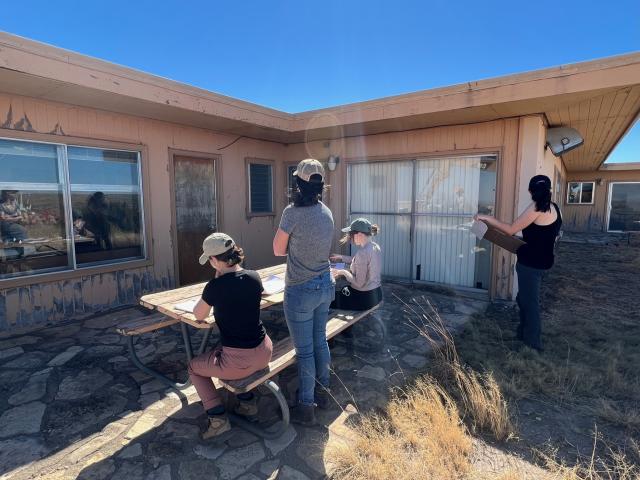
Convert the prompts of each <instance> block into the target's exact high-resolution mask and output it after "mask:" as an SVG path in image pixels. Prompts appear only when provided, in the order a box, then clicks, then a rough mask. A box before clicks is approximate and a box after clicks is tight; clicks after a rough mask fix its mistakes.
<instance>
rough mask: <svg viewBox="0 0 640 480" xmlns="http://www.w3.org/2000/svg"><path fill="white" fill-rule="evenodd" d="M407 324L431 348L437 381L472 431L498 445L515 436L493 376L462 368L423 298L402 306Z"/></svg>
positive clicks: (447, 335) (446, 334)
mask: <svg viewBox="0 0 640 480" xmlns="http://www.w3.org/2000/svg"><path fill="white" fill-rule="evenodd" d="M399 300H400V301H401V302H402V303H403V304H404V306H405V313H406V314H407V315H408V322H409V324H410V325H411V326H413V327H414V328H415V329H416V330H417V332H418V333H419V334H420V336H422V337H423V338H425V339H426V340H427V342H428V343H429V344H430V345H431V346H432V347H433V352H434V355H435V359H436V360H437V363H438V365H437V367H439V374H438V377H439V378H440V379H441V382H442V383H443V384H445V385H447V388H448V389H449V391H450V392H451V394H452V395H453V396H454V397H455V398H456V399H458V401H459V403H460V405H461V407H462V410H463V412H464V417H465V419H466V420H467V421H468V422H469V424H470V426H471V428H472V429H474V430H476V431H481V432H484V433H488V434H490V435H491V436H492V437H493V438H495V439H496V440H498V441H504V440H507V439H508V438H509V437H511V436H512V435H513V434H514V427H513V423H512V421H511V418H510V414H509V409H508V406H507V402H506V400H505V398H504V396H503V394H502V392H501V390H500V387H499V385H498V383H497V382H496V380H495V378H494V376H493V373H491V372H486V373H479V372H476V371H474V370H472V369H471V368H469V367H468V366H466V365H464V364H463V363H462V362H461V360H460V356H459V355H458V351H457V349H456V345H455V342H454V340H453V337H452V336H451V334H450V333H449V331H448V329H447V328H446V326H445V324H444V322H443V320H442V318H441V317H440V315H439V314H438V312H437V310H436V309H435V307H434V306H433V305H432V304H431V302H430V301H429V300H428V299H427V298H425V297H424V296H422V297H420V298H414V299H412V301H411V302H410V303H406V302H403V301H402V300H401V299H399Z"/></svg>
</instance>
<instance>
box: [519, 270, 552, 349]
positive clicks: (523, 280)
mask: <svg viewBox="0 0 640 480" xmlns="http://www.w3.org/2000/svg"><path fill="white" fill-rule="evenodd" d="M516 272H518V296H517V297H516V301H517V302H518V307H520V325H519V326H518V338H519V339H520V340H522V341H523V342H524V343H525V344H526V345H528V346H529V347H531V348H535V349H537V350H541V349H542V338H541V335H542V322H541V321H540V285H541V284H542V278H543V277H544V274H545V273H546V270H540V269H538V268H532V267H527V266H526V265H522V264H521V263H517V264H516Z"/></svg>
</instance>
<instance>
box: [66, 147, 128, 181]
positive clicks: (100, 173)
mask: <svg viewBox="0 0 640 480" xmlns="http://www.w3.org/2000/svg"><path fill="white" fill-rule="evenodd" d="M68 155H69V178H70V181H71V183H72V184H100V185H138V164H137V161H138V160H137V158H138V156H137V153H136V152H119V151H113V150H99V149H95V148H79V147H69V148H68Z"/></svg>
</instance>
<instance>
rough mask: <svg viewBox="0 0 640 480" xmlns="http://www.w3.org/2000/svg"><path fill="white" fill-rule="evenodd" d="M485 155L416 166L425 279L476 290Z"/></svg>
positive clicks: (418, 241)
mask: <svg viewBox="0 0 640 480" xmlns="http://www.w3.org/2000/svg"><path fill="white" fill-rule="evenodd" d="M480 159H481V157H458V158H455V157H454V158H439V159H427V160H418V161H417V162H416V203H415V215H416V220H415V242H414V243H415V245H414V263H415V265H416V266H418V265H419V266H420V278H419V280H425V281H428V282H436V283H446V284H449V285H459V286H465V287H473V286H474V275H475V251H474V249H475V247H476V238H475V236H474V235H473V234H472V233H471V232H470V231H469V229H468V226H469V224H470V222H471V221H472V220H473V215H474V214H475V213H476V212H477V209H478V191H479V186H480Z"/></svg>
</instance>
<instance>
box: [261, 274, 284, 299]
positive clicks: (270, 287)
mask: <svg viewBox="0 0 640 480" xmlns="http://www.w3.org/2000/svg"><path fill="white" fill-rule="evenodd" d="M262 288H264V294H265V295H274V294H276V293H280V292H284V280H282V279H281V278H280V277H276V276H275V275H271V276H269V277H267V278H265V279H264V280H263V281H262Z"/></svg>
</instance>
